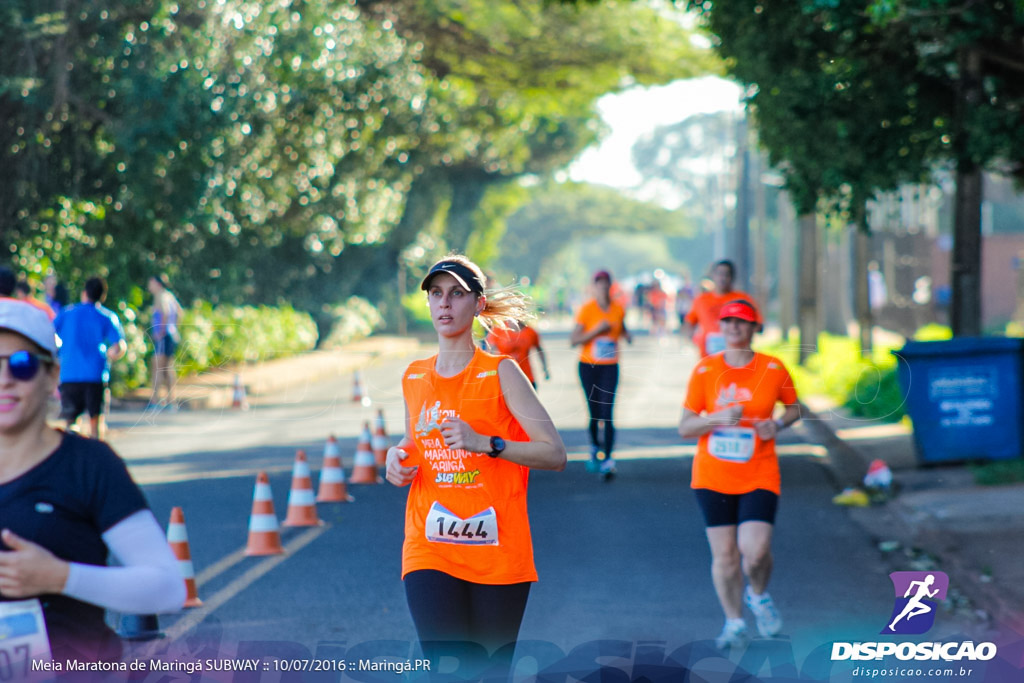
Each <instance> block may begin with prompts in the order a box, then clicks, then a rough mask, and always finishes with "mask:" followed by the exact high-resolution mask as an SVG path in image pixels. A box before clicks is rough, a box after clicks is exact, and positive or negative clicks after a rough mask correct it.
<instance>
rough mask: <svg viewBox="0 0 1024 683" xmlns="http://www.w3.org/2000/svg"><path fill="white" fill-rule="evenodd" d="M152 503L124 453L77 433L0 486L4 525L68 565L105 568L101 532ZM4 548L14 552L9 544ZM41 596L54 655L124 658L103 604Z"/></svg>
mask: <svg viewBox="0 0 1024 683" xmlns="http://www.w3.org/2000/svg"><path fill="white" fill-rule="evenodd" d="M148 507H149V505H148V504H147V503H146V499H145V497H144V496H143V495H142V491H140V490H139V487H138V486H137V485H136V484H135V482H134V481H132V478H131V476H130V475H129V474H128V470H127V468H126V467H125V464H124V462H123V461H122V460H121V458H119V457H118V456H117V454H116V453H114V451H112V450H111V449H110V447H109V446H107V445H106V444H105V443H102V442H100V441H95V440H93V439H83V438H82V437H80V436H77V435H75V434H65V435H64V437H63V439H62V441H61V444H60V446H58V447H57V449H56V450H55V451H54V452H53V453H51V454H50V456H49V457H47V458H46V460H44V461H42V462H41V463H39V464H38V465H36V466H35V467H33V468H32V469H31V470H29V471H28V472H26V473H24V474H23V475H21V476H20V477H18V478H17V479H15V480H13V481H10V482H7V483H5V484H0V526H3V527H4V528H7V529H10V530H11V531H13V532H14V533H16V534H17V535H19V536H21V537H22V538H25V539H28V540H29V541H32V542H33V543H36V544H38V545H41V546H43V547H44V548H46V549H47V550H49V551H50V552H52V553H53V554H54V555H56V556H57V557H59V558H61V559H63V560H67V561H69V562H79V563H82V564H93V565H106V564H107V554H108V549H107V545H106V543H104V542H103V538H102V534H103V533H104V532H105V531H107V530H109V529H110V528H111V527H113V526H114V525H116V524H117V523H118V522H120V521H122V520H124V519H125V518H126V517H129V516H130V515H132V514H134V513H136V512H138V511H139V510H145V509H148ZM0 549H3V550H10V548H8V547H7V546H6V545H4V543H3V541H0ZM8 599H9V598H5V597H3V596H0V600H8ZM39 601H40V602H41V603H42V606H43V615H44V617H45V618H46V629H47V632H48V633H49V636H50V647H51V648H52V650H53V655H54V658H55V659H58V660H61V661H62V660H63V659H64V658H73V659H80V660H87V659H97V658H101V659H110V658H116V657H118V656H119V653H120V643H119V641H118V640H117V636H116V635H115V634H114V633H113V631H111V630H110V629H109V628H107V626H106V624H105V623H104V617H103V612H104V610H103V608H101V607H96V606H95V605H90V604H88V603H84V602H81V601H79V600H75V599H73V598H69V597H67V596H64V595H41V596H39Z"/></svg>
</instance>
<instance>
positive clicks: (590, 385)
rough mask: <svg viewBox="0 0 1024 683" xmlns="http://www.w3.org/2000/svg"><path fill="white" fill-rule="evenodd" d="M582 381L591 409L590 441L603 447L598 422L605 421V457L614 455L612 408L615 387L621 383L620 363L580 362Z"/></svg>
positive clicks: (584, 393) (596, 445)
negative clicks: (593, 363)
mask: <svg viewBox="0 0 1024 683" xmlns="http://www.w3.org/2000/svg"><path fill="white" fill-rule="evenodd" d="M580 383H581V384H582V385H583V395H584V396H586V398H587V408H589V409H590V443H591V444H593V445H594V447H595V448H601V444H600V443H598V441H597V424H598V422H604V457H606V458H610V457H612V447H613V446H614V445H615V425H613V424H612V408H614V407H615V389H616V387H618V385H619V364H618V363H610V364H607V365H591V364H590V363H580Z"/></svg>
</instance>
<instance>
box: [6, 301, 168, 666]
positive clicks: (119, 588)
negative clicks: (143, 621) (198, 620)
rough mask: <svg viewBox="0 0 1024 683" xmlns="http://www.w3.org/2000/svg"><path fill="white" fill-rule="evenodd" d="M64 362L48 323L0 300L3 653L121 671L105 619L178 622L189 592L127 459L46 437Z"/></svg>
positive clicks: (86, 442)
mask: <svg viewBox="0 0 1024 683" xmlns="http://www.w3.org/2000/svg"><path fill="white" fill-rule="evenodd" d="M56 351H57V346H56V341H55V334H54V328H53V323H52V322H50V320H49V318H48V317H47V316H46V314H45V313H43V312H42V311H40V310H39V309H37V308H34V307H32V306H30V305H28V304H26V303H23V302H21V301H17V300H14V299H0V622H5V623H6V625H9V626H10V625H12V624H18V625H19V628H18V629H15V630H14V633H15V634H16V636H11V637H9V638H7V639H6V640H5V645H7V646H10V645H13V644H14V640H13V639H14V638H17V639H18V642H19V643H21V642H22V641H24V644H25V645H26V647H25V649H23V650H19V649H17V648H14V649H13V650H12V649H11V648H10V647H8V650H9V652H8V654H9V655H12V656H16V655H17V654H18V653H24V654H26V655H28V656H29V657H31V658H33V659H47V658H50V657H52V658H53V659H54V660H56V661H64V660H66V659H74V660H80V661H95V660H108V661H109V660H116V659H117V658H119V657H120V653H121V647H120V642H119V641H118V639H117V636H116V635H115V634H114V633H113V631H111V630H110V629H109V628H107V626H106V624H105V623H104V615H103V610H104V609H113V610H117V611H119V612H128V613H137V614H151V613H159V612H170V611H175V610H177V609H179V608H180V607H181V605H182V603H183V602H184V600H185V585H184V581H183V580H182V576H181V573H180V570H179V569H178V566H177V560H176V559H175V557H174V554H173V553H172V552H171V549H170V547H169V546H168V544H167V541H166V538H165V537H164V534H163V530H162V529H161V528H160V525H159V524H158V523H157V521H156V518H155V517H154V516H153V513H152V512H151V511H150V510H149V506H148V504H147V503H146V499H145V497H144V496H143V494H142V492H141V491H140V490H139V488H138V486H137V485H136V484H135V483H134V482H133V481H132V479H131V476H130V475H129V474H128V471H127V469H126V468H125V465H124V463H123V462H122V461H121V459H120V458H119V457H118V456H117V455H116V454H115V453H114V452H113V451H112V450H111V449H110V447H109V446H107V445H106V444H104V443H102V442H99V441H95V440H91V439H84V438H81V437H79V436H77V435H74V434H70V433H66V432H62V431H58V430H56V429H52V428H51V427H49V426H48V425H47V422H46V413H47V401H48V399H49V397H50V396H51V395H52V394H53V392H54V389H55V388H56V387H57V382H58V379H59V376H60V375H59V371H60V368H59V366H58V365H57V363H56V360H55V358H56ZM108 553H109V554H112V555H113V556H114V557H115V558H117V560H118V561H119V562H120V563H121V564H122V565H123V566H118V567H109V566H107V555H108ZM12 665H14V666H18V663H17V662H15V663H12ZM23 666H25V667H27V666H28V665H27V663H26V664H23Z"/></svg>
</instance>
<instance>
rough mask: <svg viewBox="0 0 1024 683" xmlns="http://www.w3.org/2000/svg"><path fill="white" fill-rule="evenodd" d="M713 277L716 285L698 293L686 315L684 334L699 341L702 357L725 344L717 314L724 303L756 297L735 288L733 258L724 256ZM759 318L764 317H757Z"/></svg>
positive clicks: (712, 271)
mask: <svg viewBox="0 0 1024 683" xmlns="http://www.w3.org/2000/svg"><path fill="white" fill-rule="evenodd" d="M711 279H712V281H713V282H714V283H715V289H714V290H713V291H710V292H702V293H700V294H698V295H697V296H696V298H694V300H693V303H692V305H691V306H690V311H689V313H687V314H686V317H685V318H684V321H685V323H686V328H685V329H684V330H683V334H684V336H688V337H690V339H692V340H693V343H694V344H696V345H697V348H698V349H700V355H701V357H702V358H703V357H704V356H710V355H711V354H713V353H718V352H719V351H721V350H723V349H724V348H725V339H724V337H723V336H722V332H721V330H720V329H719V327H718V318H719V315H718V314H719V311H721V309H722V306H724V305H725V304H727V303H728V302H730V301H735V300H737V299H743V300H745V301H750V302H753V301H754V297H752V296H750V295H749V294H747V293H746V292H741V291H739V290H735V289H733V288H732V284H733V281H734V280H735V279H736V266H735V265H734V264H733V262H732V261H729V260H722V261H718V262H717V263H715V264H714V265H713V266H712V267H711ZM758 322H761V320H760V319H758Z"/></svg>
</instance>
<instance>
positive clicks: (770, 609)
mask: <svg viewBox="0 0 1024 683" xmlns="http://www.w3.org/2000/svg"><path fill="white" fill-rule="evenodd" d="M743 601H744V602H745V603H747V607H749V608H750V611H751V612H753V613H754V618H755V619H756V620H757V632H758V633H760V634H761V635H762V636H765V637H766V638H770V637H772V636H777V635H778V634H779V632H780V631H782V617H780V616H779V610H777V609H775V602H774V601H773V600H772V596H770V595H768V593H767V592H765V593H763V594H761V595H754V591H752V590H750V586H747V590H746V591H744V593H743Z"/></svg>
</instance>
